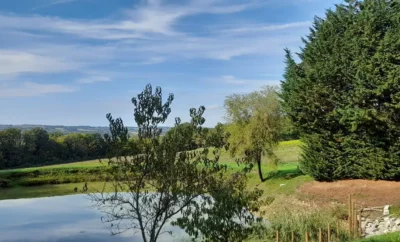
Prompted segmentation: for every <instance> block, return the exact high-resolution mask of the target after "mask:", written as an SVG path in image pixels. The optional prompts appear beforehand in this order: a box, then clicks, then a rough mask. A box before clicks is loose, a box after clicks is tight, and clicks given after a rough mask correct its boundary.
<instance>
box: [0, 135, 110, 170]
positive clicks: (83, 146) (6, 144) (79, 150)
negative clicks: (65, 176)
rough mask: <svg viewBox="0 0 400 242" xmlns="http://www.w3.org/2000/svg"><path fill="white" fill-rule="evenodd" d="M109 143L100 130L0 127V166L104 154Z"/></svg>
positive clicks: (39, 164)
mask: <svg viewBox="0 0 400 242" xmlns="http://www.w3.org/2000/svg"><path fill="white" fill-rule="evenodd" d="M108 145H109V144H108V143H106V141H105V140H104V139H103V137H102V136H101V135H100V134H67V135H63V134H61V133H54V134H53V133H51V134H48V133H47V132H46V131H45V130H44V129H42V128H34V129H31V130H26V131H24V132H21V130H18V129H6V130H2V131H0V169H7V168H15V167H30V166H42V165H48V164H57V163H65V162H72V161H78V160H87V159H98V158H104V157H105V155H106V154H107V151H108V149H109V148H108Z"/></svg>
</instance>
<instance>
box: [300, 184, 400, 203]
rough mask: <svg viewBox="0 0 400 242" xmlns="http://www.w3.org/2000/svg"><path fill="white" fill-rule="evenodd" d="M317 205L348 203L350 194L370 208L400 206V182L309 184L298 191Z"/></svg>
mask: <svg viewBox="0 0 400 242" xmlns="http://www.w3.org/2000/svg"><path fill="white" fill-rule="evenodd" d="M297 192H298V194H299V195H300V196H305V197H306V198H308V199H311V200H313V201H314V202H316V203H326V202H339V203H345V204H346V203H347V201H348V197H349V194H352V195H353V198H354V199H355V200H356V201H357V203H358V204H360V205H362V206H364V207H368V206H383V205H386V204H389V205H400V182H391V181H369V180H345V181H337V182H315V181H314V182H308V183H306V184H304V185H303V186H301V187H300V188H299V189H298V191H297Z"/></svg>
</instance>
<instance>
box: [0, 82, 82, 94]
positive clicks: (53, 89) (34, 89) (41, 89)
mask: <svg viewBox="0 0 400 242" xmlns="http://www.w3.org/2000/svg"><path fill="white" fill-rule="evenodd" d="M77 90H78V89H77V88H74V87H70V86H66V85H58V84H39V83H34V82H25V83H23V85H21V86H17V87H7V86H5V87H3V88H1V89H0V97H34V96H42V95H45V94H51V93H68V92H75V91H77Z"/></svg>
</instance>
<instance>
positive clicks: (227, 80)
mask: <svg viewBox="0 0 400 242" xmlns="http://www.w3.org/2000/svg"><path fill="white" fill-rule="evenodd" d="M222 80H223V81H224V82H225V83H228V84H245V83H246V81H244V80H237V79H236V78H235V77H234V76H222Z"/></svg>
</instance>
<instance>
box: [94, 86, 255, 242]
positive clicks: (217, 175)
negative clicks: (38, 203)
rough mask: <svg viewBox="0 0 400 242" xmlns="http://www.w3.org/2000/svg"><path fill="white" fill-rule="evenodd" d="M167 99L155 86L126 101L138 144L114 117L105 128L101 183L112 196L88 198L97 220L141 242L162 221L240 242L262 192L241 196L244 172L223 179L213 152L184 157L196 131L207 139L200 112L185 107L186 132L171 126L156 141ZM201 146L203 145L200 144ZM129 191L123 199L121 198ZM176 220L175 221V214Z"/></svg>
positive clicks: (197, 234) (156, 232)
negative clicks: (97, 213)
mask: <svg viewBox="0 0 400 242" xmlns="http://www.w3.org/2000/svg"><path fill="white" fill-rule="evenodd" d="M172 101H173V95H172V94H170V95H169V97H168V98H167V101H166V102H165V103H164V104H163V103H162V92H161V88H159V87H157V88H156V90H155V93H154V94H153V92H152V87H151V85H148V86H146V88H145V90H144V91H143V92H142V93H141V94H139V95H138V96H137V98H133V99H132V103H133V104H134V106H135V111H134V117H135V121H136V123H137V125H138V128H139V134H138V138H137V139H135V140H129V137H128V132H127V129H126V128H125V126H124V124H123V122H122V120H121V119H113V117H112V116H111V114H108V115H107V118H108V120H109V122H110V131H111V132H110V133H111V135H110V136H106V140H107V143H108V144H109V145H110V147H112V148H111V151H112V152H111V153H110V158H111V157H116V159H110V160H109V165H110V172H109V173H108V174H109V176H108V180H110V184H111V186H112V187H113V189H114V191H113V193H107V192H101V193H100V195H98V194H92V195H91V197H92V199H93V202H94V203H95V206H96V207H97V208H98V209H100V210H101V211H102V212H103V213H104V215H105V216H104V218H103V222H105V223H109V224H110V225H111V231H112V233H113V234H118V233H123V232H125V231H127V230H130V229H133V230H135V231H139V232H140V234H141V236H142V239H143V241H150V242H155V241H157V240H158V239H159V237H160V235H161V234H163V233H165V232H169V231H164V230H163V229H164V226H165V225H166V224H167V223H172V224H174V225H177V226H180V227H181V228H183V229H184V230H186V231H187V232H188V234H189V235H191V236H193V237H194V238H201V239H202V240H204V241H242V240H243V239H244V238H247V237H249V236H250V235H251V234H252V232H253V225H255V224H256V223H257V222H258V219H256V218H255V216H254V215H253V214H252V213H251V212H252V211H255V210H257V209H258V207H259V201H258V199H259V198H260V196H261V194H262V192H261V191H260V190H258V189H255V190H247V189H246V188H247V187H246V184H247V183H246V182H247V174H246V173H247V170H248V169H243V170H239V171H236V172H233V173H227V167H226V166H225V165H221V164H220V163H219V157H220V148H222V147H215V148H214V149H212V155H211V154H209V152H210V151H211V150H210V149H208V148H207V147H203V149H199V150H195V151H187V150H186V149H187V148H190V147H186V144H188V142H182V141H188V140H191V139H192V137H193V133H196V134H197V136H198V137H200V138H201V139H203V140H204V139H206V135H205V133H204V132H203V129H202V124H203V123H204V122H205V119H204V118H203V113H204V111H205V108H204V107H200V108H199V109H197V110H196V109H191V110H190V116H191V122H190V126H191V127H187V128H182V127H180V125H181V124H180V119H179V118H176V125H175V128H174V129H173V130H172V131H171V132H170V133H169V134H168V135H165V136H163V137H162V136H160V134H161V129H160V128H159V127H158V125H159V124H162V123H163V122H164V121H165V120H166V119H167V117H168V115H169V114H170V112H171V108H170V105H171V103H172ZM200 143H202V144H204V143H205V142H200ZM123 191H128V193H123ZM178 215H180V216H181V217H180V218H179V219H177V216H178Z"/></svg>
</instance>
